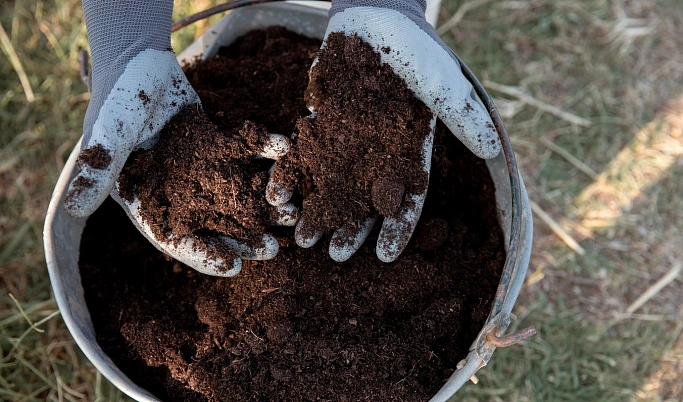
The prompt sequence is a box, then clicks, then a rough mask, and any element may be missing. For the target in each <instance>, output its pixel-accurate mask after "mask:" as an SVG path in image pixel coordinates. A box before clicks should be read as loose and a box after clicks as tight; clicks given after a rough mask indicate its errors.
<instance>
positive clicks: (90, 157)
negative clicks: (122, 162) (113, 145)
mask: <svg viewBox="0 0 683 402" xmlns="http://www.w3.org/2000/svg"><path fill="white" fill-rule="evenodd" d="M77 163H78V165H79V166H83V165H88V166H90V167H93V168H95V169H106V168H107V166H109V164H110V163H111V155H109V151H108V150H107V149H105V148H104V147H103V146H102V144H97V145H95V146H92V147H90V148H86V149H84V150H83V151H82V152H81V154H80V155H79V156H78V160H77Z"/></svg>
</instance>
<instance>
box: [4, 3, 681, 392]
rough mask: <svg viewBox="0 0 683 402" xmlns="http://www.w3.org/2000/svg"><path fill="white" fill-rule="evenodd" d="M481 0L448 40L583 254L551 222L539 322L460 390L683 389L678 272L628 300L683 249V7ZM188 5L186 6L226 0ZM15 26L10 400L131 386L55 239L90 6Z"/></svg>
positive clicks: (30, 10)
mask: <svg viewBox="0 0 683 402" xmlns="http://www.w3.org/2000/svg"><path fill="white" fill-rule="evenodd" d="M469 2H472V4H471V5H470V6H465V7H466V8H465V9H462V8H461V7H463V5H464V4H466V3H468V1H463V0H444V8H443V15H442V20H443V21H445V20H447V19H450V18H451V17H452V16H453V15H457V18H456V19H454V20H452V21H456V20H457V24H455V25H454V26H453V27H451V28H449V29H446V30H445V34H444V38H445V40H446V41H447V42H448V43H449V44H450V45H452V46H453V47H454V49H455V50H456V51H457V52H458V53H459V55H460V56H461V57H462V58H463V59H464V60H465V61H466V62H467V63H468V64H469V65H470V67H471V68H472V69H473V70H474V71H475V72H476V73H477V75H478V76H479V77H480V78H481V79H483V80H488V83H489V91H490V93H491V95H492V96H493V97H494V98H496V104H497V105H498V107H499V109H500V110H501V113H502V114H503V115H504V117H505V119H506V126H507V128H508V131H509V132H510V133H511V136H512V140H513V144H514V146H515V149H516V152H517V154H518V158H519V163H520V166H521V168H522V170H523V174H524V179H525V182H526V184H527V186H528V188H529V192H530V196H531V198H532V199H533V200H534V201H535V202H536V203H537V204H538V206H539V207H540V208H541V209H542V210H543V211H545V212H546V213H547V215H548V217H549V218H550V219H551V220H552V221H553V222H555V223H556V224H557V226H558V227H559V228H561V230H562V231H564V232H565V233H566V234H567V235H568V236H570V237H571V238H572V239H574V240H576V241H578V242H579V244H580V246H581V248H582V249H583V250H585V255H583V256H582V255H580V254H579V253H577V251H576V248H575V249H571V248H569V247H568V246H567V242H566V240H565V241H562V240H560V239H559V238H558V237H557V235H556V233H557V230H556V231H555V232H553V231H551V230H550V229H549V227H548V226H547V225H545V224H544V223H543V221H542V220H540V219H538V218H537V219H536V221H537V222H536V228H535V244H534V254H533V257H532V262H531V265H530V270H529V271H530V272H529V275H528V280H527V285H526V286H525V288H524V290H523V295H522V297H521V299H520V301H519V302H518V305H517V306H516V311H515V312H516V313H517V315H518V316H519V317H520V318H519V320H518V322H516V323H515V325H517V326H519V327H522V326H526V325H532V324H533V325H536V327H537V329H538V330H539V335H538V336H536V337H535V338H533V339H532V340H531V341H528V342H526V344H525V345H522V346H516V347H513V348H510V349H506V350H499V351H497V352H496V354H495V356H494V358H493V360H492V361H491V364H490V366H489V367H486V368H484V369H483V370H482V371H481V372H480V373H479V374H478V376H479V378H480V379H481V382H480V384H479V385H476V386H474V385H472V384H469V385H467V386H466V387H465V388H464V389H463V390H462V391H461V392H460V393H459V394H458V396H459V398H458V399H463V400H489V401H501V400H515V401H537V400H538V401H546V400H568V401H574V400H579V399H583V400H587V401H611V400H614V401H623V400H648V401H649V400H671V401H676V400H682V399H683V389H682V388H681V385H680V378H681V377H683V337H681V336H680V334H681V331H682V330H683V324H682V323H683V311H682V309H681V307H680V306H681V304H682V303H681V302H682V301H683V300H682V297H681V291H680V288H681V279H680V277H678V278H677V279H676V280H674V281H673V282H672V283H670V284H669V285H668V286H666V287H664V288H663V289H661V290H659V291H658V292H657V293H656V294H655V295H654V296H653V297H652V298H650V299H649V300H648V301H647V302H646V303H645V304H644V305H643V306H642V307H640V308H639V309H638V310H636V311H633V312H632V313H630V314H626V315H624V314H623V313H624V312H625V311H626V309H627V307H628V306H629V305H630V304H631V303H633V302H634V301H635V300H636V299H637V298H638V297H639V296H640V295H641V294H643V292H645V291H646V290H647V289H648V288H650V287H651V286H652V285H653V284H655V283H656V282H657V281H658V280H659V279H660V278H662V277H663V276H664V275H665V274H666V273H667V272H668V271H669V270H670V269H671V268H672V267H673V266H675V264H676V263H678V262H680V261H681V257H680V250H681V243H683V242H682V241H681V240H682V239H683V233H682V231H683V197H681V194H683V121H682V117H681V116H683V52H681V49H683V5H682V4H681V3H680V0H660V1H655V0H630V1H626V0H576V1H564V0H522V1H511V0H506V1H485V0H484V1H482V0H469ZM177 3H178V6H179V7H177V10H176V14H187V13H189V12H191V11H193V10H199V9H203V8H206V7H207V6H208V5H210V4H212V3H213V0H203V1H201V2H200V1H198V2H192V3H191V2H182V3H181V2H180V1H178V2H177ZM474 3H476V4H474ZM181 5H182V6H181ZM458 10H461V12H460V13H458ZM464 11H467V12H464ZM216 18H217V17H216ZM213 21H215V18H214V20H212V21H209V22H207V23H205V25H204V26H203V27H202V26H195V27H191V28H189V29H186V30H184V31H181V32H179V33H178V34H176V35H174V37H173V44H174V47H175V48H177V49H181V48H182V47H183V46H184V45H187V44H188V43H190V42H191V41H192V40H193V39H194V37H196V35H197V34H198V33H200V32H201V31H202V29H204V28H206V26H208V25H210V24H211V23H212V22H213ZM0 24H1V25H2V27H3V28H4V31H5V32H6V34H7V38H5V39H6V40H3V41H2V42H3V44H2V49H1V51H2V56H0V400H8V401H44V400H48V401H53V400H54V401H63V400H67V401H116V400H124V399H125V398H124V397H123V396H122V395H121V393H120V392H119V391H117V390H116V389H114V388H113V387H111V386H110V385H109V384H108V383H107V382H106V380H104V379H102V378H101V377H100V376H99V375H98V374H97V373H96V371H95V370H94V369H93V367H92V366H91V365H90V364H89V363H88V362H87V361H86V360H85V359H84V358H83V356H82V354H81V353H80V351H79V350H78V348H77V347H76V345H75V344H74V343H73V341H72V340H71V338H70V336H69V334H68V332H67V331H66V329H65V327H64V324H63V322H62V321H61V319H60V317H59V315H58V312H57V310H56V305H55V303H54V300H53V298H52V295H51V290H50V285H49V280H48V278H47V272H46V269H45V266H44V257H43V253H42V241H41V231H42V224H43V218H44V211H45V209H46V208H47V202H48V200H49V197H50V194H51V190H52V186H53V185H54V182H55V181H56V178H57V174H58V172H59V169H60V168H61V166H62V165H63V162H64V157H65V155H66V154H67V152H68V151H69V150H70V148H71V147H73V145H74V144H75V142H76V140H77V139H78V137H79V136H80V126H81V122H82V118H83V114H84V112H85V108H86V106H87V99H88V96H87V93H86V89H85V86H84V85H83V84H82V83H81V82H80V80H79V77H78V65H77V64H78V63H77V60H78V55H77V52H78V49H79V48H80V47H86V48H87V40H86V36H85V29H84V27H83V24H82V12H81V8H80V2H79V1H78V0H49V1H39V2H28V1H26V0H15V1H14V2H0ZM8 43H9V45H8ZM10 47H11V49H12V50H13V52H12V50H10ZM12 53H14V54H16V57H14V56H12V57H10V56H11V55H12ZM19 66H20V67H19ZM21 71H23V73H22V72H21ZM496 84H498V85H496ZM28 87H30V91H31V92H33V93H34V96H33V98H32V97H31V96H30V93H29V91H28V90H27V88H28ZM31 100H33V101H32V102H31ZM576 118H578V120H577V119H576ZM10 293H11V294H12V295H13V296H14V298H15V299H16V302H15V300H13V299H12V297H10ZM19 306H21V308H20V307H19ZM21 310H23V311H24V313H25V314H22V313H21Z"/></svg>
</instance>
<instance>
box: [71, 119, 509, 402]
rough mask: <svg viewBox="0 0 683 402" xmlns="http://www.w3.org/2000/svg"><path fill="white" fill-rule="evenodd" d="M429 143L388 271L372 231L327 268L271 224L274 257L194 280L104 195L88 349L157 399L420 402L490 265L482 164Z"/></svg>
mask: <svg viewBox="0 0 683 402" xmlns="http://www.w3.org/2000/svg"><path fill="white" fill-rule="evenodd" d="M435 145H436V147H435V152H434V157H433V167H432V179H431V184H430V188H429V196H428V197H427V201H426V204H425V208H424V210H423V213H422V219H421V221H420V223H419V224H418V227H417V230H416V236H415V238H414V239H413V241H412V242H411V243H410V244H409V245H408V247H407V249H406V251H405V252H404V253H403V254H402V256H401V258H400V259H399V260H398V261H396V262H394V263H391V264H385V263H383V262H380V261H379V260H378V259H377V257H376V255H375V249H374V244H375V242H376V239H377V233H376V232H375V233H373V234H372V235H371V237H370V238H369V239H368V241H366V243H365V245H364V246H363V247H361V249H360V250H359V251H358V253H357V254H356V256H354V258H352V259H350V260H349V261H348V262H345V263H341V264H340V263H335V262H333V261H332V260H331V259H330V258H329V256H328V254H327V247H326V244H327V242H324V241H323V242H319V243H318V245H316V246H315V247H313V248H311V249H301V248H299V247H298V246H296V245H295V244H294V241H293V240H292V236H293V233H292V231H293V230H292V229H287V230H282V231H280V232H278V233H277V237H278V240H279V241H280V245H281V248H280V253H279V254H278V256H277V257H276V258H275V259H274V260H271V261H265V262H256V261H244V263H243V268H242V272H241V273H240V274H239V275H237V276H236V277H233V278H215V277H210V276H206V275H202V274H200V273H197V272H196V271H194V270H192V269H189V268H187V267H185V266H184V265H182V264H180V263H179V262H176V261H172V260H169V259H167V258H166V257H164V255H163V254H161V253H160V252H158V251H157V250H156V249H155V248H154V247H152V246H151V245H150V244H149V243H148V242H147V241H146V240H145V239H144V238H143V237H142V236H141V235H140V234H139V233H138V232H137V230H136V229H135V228H134V227H133V226H132V225H131V224H130V223H129V222H128V220H127V219H126V217H125V214H124V213H123V212H122V211H121V210H120V208H119V207H118V206H117V205H115V204H114V203H113V202H111V201H108V202H107V203H105V204H104V205H103V206H102V207H101V208H100V209H99V210H98V211H97V212H96V213H95V214H94V215H93V216H92V217H91V218H90V219H89V221H88V225H87V226H86V229H85V231H84V234H83V240H82V243H81V250H82V253H81V258H80V267H81V275H82V280H83V286H84V289H85V297H86V301H87V303H88V308H89V309H90V314H91V317H92V318H93V323H94V325H95V331H96V333H97V339H98V341H99V343H100V345H102V347H103V349H104V350H105V352H106V353H107V354H109V356H110V357H111V358H112V359H113V360H114V362H115V363H116V364H117V365H118V366H119V367H121V369H122V370H123V371H124V372H125V373H126V374H127V375H128V376H129V377H130V378H131V379H133V380H134V381H135V382H137V383H138V384H140V385H141V386H143V387H145V388H146V389H148V390H150V391H151V392H153V393H154V394H156V395H158V396H159V397H160V398H162V399H163V400H165V401H285V400H286V401H315V400H333V401H359V400H376V401H426V400H428V399H429V398H430V396H432V395H433V394H434V393H436V391H437V390H438V389H439V388H440V387H441V386H442V385H443V383H444V381H445V380H446V379H447V378H448V377H449V376H450V375H451V373H452V372H453V370H454V369H455V366H456V365H457V363H458V361H460V360H461V359H463V358H464V357H465V356H466V355H467V349H468V347H469V345H470V344H471V343H472V341H473V340H474V338H475V336H476V334H477V333H478V331H479V330H480V329H481V327H482V326H483V324H484V322H485V320H486V316H487V314H488V311H489V309H490V307H491V301H492V299H493V297H494V293H495V290H496V286H497V282H498V280H499V278H500V273H501V270H502V267H503V262H504V256H505V254H504V249H503V239H502V232H501V229H500V228H499V226H498V224H497V220H496V216H497V214H496V209H495V198H494V188H493V183H492V182H491V179H490V177H489V175H488V172H487V170H486V168H485V163H484V161H482V160H480V159H478V158H476V157H474V156H473V155H471V154H470V153H469V151H467V150H466V148H465V147H464V146H462V145H461V144H460V143H459V142H458V141H457V140H456V139H455V138H454V137H453V136H452V135H451V134H450V133H446V132H442V133H441V134H438V135H437V139H436V144H435ZM444 225H445V226H444ZM435 227H437V228H438V227H440V228H441V229H438V233H439V235H437V236H429V234H430V233H431V231H432V230H433V229H434V228H435ZM424 233H427V236H426V238H423V236H422V235H420V234H424ZM439 243H440V244H439ZM424 244H427V245H428V247H424ZM424 250H430V251H424Z"/></svg>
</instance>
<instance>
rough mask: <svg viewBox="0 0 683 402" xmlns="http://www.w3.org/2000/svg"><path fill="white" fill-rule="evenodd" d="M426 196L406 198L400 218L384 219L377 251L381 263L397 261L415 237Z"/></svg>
mask: <svg viewBox="0 0 683 402" xmlns="http://www.w3.org/2000/svg"><path fill="white" fill-rule="evenodd" d="M426 196H427V193H426V192H425V193H424V194H418V195H415V194H411V195H409V196H408V197H406V201H404V206H403V207H402V208H401V211H400V213H399V215H398V216H396V217H393V218H384V223H382V230H381V231H380V232H379V238H378V239H377V247H376V249H375V251H376V253H377V257H378V258H379V259H380V260H381V261H383V262H393V261H395V260H396V259H397V258H398V256H399V255H401V253H402V252H403V250H404V249H405V248H406V246H407V245H408V242H409V241H410V237H411V236H412V235H413V231H414V230H415V226H417V221H418V220H420V215H421V214H422V206H423V205H424V200H425V198H426Z"/></svg>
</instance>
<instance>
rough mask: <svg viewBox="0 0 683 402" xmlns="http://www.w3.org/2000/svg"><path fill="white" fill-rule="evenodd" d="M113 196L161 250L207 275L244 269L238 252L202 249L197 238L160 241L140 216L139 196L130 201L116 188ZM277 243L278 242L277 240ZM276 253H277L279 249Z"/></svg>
mask: <svg viewBox="0 0 683 402" xmlns="http://www.w3.org/2000/svg"><path fill="white" fill-rule="evenodd" d="M111 196H112V198H113V199H114V200H115V201H116V202H118V203H119V205H121V207H122V208H123V210H124V211H126V214H127V215H128V218H130V220H131V221H132V222H133V224H134V225H135V226H136V227H137V229H138V230H139V231H140V233H142V234H143V235H144V236H145V237H146V238H147V240H149V242H150V243H152V244H153V245H154V246H155V247H156V248H157V249H159V251H161V252H163V253H165V254H167V255H169V256H171V257H172V258H174V259H176V260H178V261H180V262H182V263H183V264H185V265H187V266H189V267H191V268H193V269H195V270H197V271H199V272H201V273H203V274H206V275H213V276H235V275H237V274H238V273H239V272H240V271H241V270H242V260H241V259H240V257H239V256H238V254H237V253H235V254H234V256H227V255H225V253H222V254H224V257H225V258H222V257H220V256H218V255H217V254H216V253H212V252H210V250H209V249H204V250H202V249H201V248H198V247H196V244H197V239H196V238H192V237H187V238H184V239H182V240H180V241H177V242H172V241H168V242H160V241H158V240H157V238H156V236H155V235H154V233H153V232H152V230H151V229H150V227H149V225H147V224H146V223H145V221H144V220H143V219H142V217H141V216H140V212H139V211H140V201H139V200H138V199H137V197H136V198H134V199H133V201H132V202H128V201H126V200H124V199H122V198H121V197H120V196H119V194H118V191H116V190H114V191H112V194H111ZM273 240H274V239H273ZM216 241H218V240H216ZM202 243H204V244H207V243H208V244H211V243H212V242H211V241H203V242H202ZM275 243H276V244H277V241H275ZM275 254H277V250H276V252H275Z"/></svg>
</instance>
